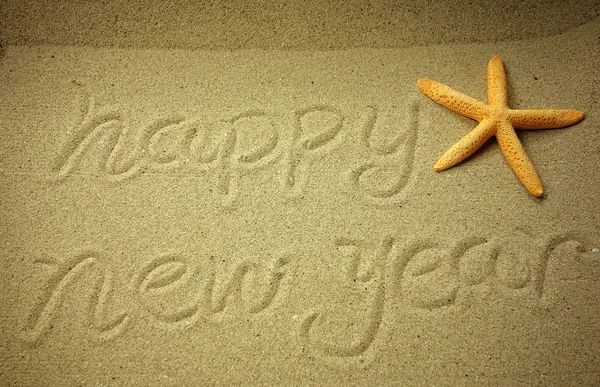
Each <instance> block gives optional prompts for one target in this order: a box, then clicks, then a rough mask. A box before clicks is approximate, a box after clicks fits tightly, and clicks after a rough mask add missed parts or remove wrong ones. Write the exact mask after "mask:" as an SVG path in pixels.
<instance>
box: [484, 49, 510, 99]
mask: <svg viewBox="0 0 600 387" xmlns="http://www.w3.org/2000/svg"><path fill="white" fill-rule="evenodd" d="M487 85H488V104H489V105H490V106H492V107H494V108H496V109H501V108H506V107H508V92H507V90H508V88H507V86H506V72H505V71H504V65H503V64H502V60H501V59H500V57H498V56H495V57H493V58H492V59H491V60H490V63H488V73H487Z"/></svg>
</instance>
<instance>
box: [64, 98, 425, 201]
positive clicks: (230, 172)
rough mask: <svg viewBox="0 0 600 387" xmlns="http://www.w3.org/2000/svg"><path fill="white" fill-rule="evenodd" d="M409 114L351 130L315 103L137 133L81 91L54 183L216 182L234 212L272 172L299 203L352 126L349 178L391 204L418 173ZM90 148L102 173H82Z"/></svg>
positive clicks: (372, 119) (414, 111) (376, 113)
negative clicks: (356, 140) (248, 182)
mask: <svg viewBox="0 0 600 387" xmlns="http://www.w3.org/2000/svg"><path fill="white" fill-rule="evenodd" d="M403 110H404V112H403V113H401V114H397V113H395V112H390V111H383V112H382V111H381V109H379V108H377V107H375V106H367V107H365V108H364V110H363V111H362V112H360V114H359V116H360V117H359V119H356V120H355V121H356V122H353V123H349V122H348V121H349V120H348V117H347V116H345V115H344V114H343V113H342V112H341V111H340V110H339V109H338V108H336V107H335V106H333V105H328V104H317V105H313V106H309V107H303V108H298V109H296V110H294V111H292V112H289V113H285V114H282V113H279V112H267V111H265V110H247V111H242V112H239V113H236V114H232V115H230V116H227V117H219V118H214V119H208V118H203V119H201V118H184V117H163V118H159V119H156V120H154V121H153V122H151V123H150V124H148V125H147V126H145V127H143V128H141V129H140V130H135V129H134V128H132V127H130V126H128V125H127V120H126V118H125V113H124V112H123V111H122V109H120V108H118V107H114V106H97V104H96V103H95V102H94V99H93V98H92V97H91V96H88V95H86V94H84V102H83V106H82V111H81V113H80V114H79V115H80V119H79V121H78V122H77V123H76V124H75V125H74V127H73V129H72V130H71V131H70V132H69V133H68V134H67V140H66V141H65V143H64V146H63V148H62V150H61V151H60V152H59V154H58V155H57V157H56V158H55V160H54V166H53V171H52V174H53V176H54V179H55V180H57V181H62V180H63V179H66V178H68V177H69V176H70V175H72V174H73V173H74V171H78V172H77V173H87V174H94V175H95V176H97V177H98V178H104V179H107V180H109V181H114V182H120V181H125V180H129V179H131V178H134V177H135V176H139V175H140V174H142V173H153V174H169V173H177V174H190V175H195V176H209V180H208V181H209V182H210V184H209V190H210V191H211V192H212V193H213V195H214V196H215V198H216V200H219V201H220V202H221V203H223V204H224V205H227V206H233V205H234V204H235V203H236V202H237V199H238V197H239V196H240V192H239V191H240V189H239V186H240V183H241V181H242V179H244V176H247V175H248V174H250V173H252V172H253V171H258V170H260V169H265V168H267V167H270V166H275V169H276V174H277V176H278V180H279V183H278V185H279V187H280V189H281V192H282V193H283V194H285V195H288V196H297V195H299V194H300V193H302V191H303V189H304V187H305V186H306V184H307V181H308V180H309V178H310V169H311V165H313V164H314V163H316V162H318V160H319V159H320V158H323V157H324V156H326V155H328V154H330V153H332V152H333V151H334V150H336V149H338V148H340V146H341V145H342V144H343V143H344V142H345V141H346V142H348V141H347V140H346V138H347V137H348V132H349V131H350V130H348V126H350V125H354V126H357V127H358V128H359V130H358V132H359V133H360V143H361V149H360V153H361V157H362V161H360V162H356V163H353V164H351V165H350V167H349V168H348V169H347V170H346V171H343V172H344V174H345V176H346V177H345V181H346V184H347V185H348V186H349V187H350V188H351V190H352V192H355V193H356V194H357V195H359V196H361V197H363V198H366V199H367V200H375V201H380V202H381V201H384V202H385V201H386V200H389V199H390V198H395V197H398V196H399V195H400V194H401V193H402V192H403V191H404V190H405V189H406V187H407V186H408V183H409V180H410V177H411V173H412V170H413V160H414V152H415V144H416V139H417V133H418V115H419V107H418V104H417V103H416V102H411V103H408V104H407V106H406V107H405V108H404V109H403ZM396 116H400V117H396ZM398 120H401V121H398ZM398 122H400V123H401V124H402V123H403V124H404V125H398ZM386 126H393V128H391V129H393V130H392V131H391V132H392V133H393V135H391V138H384V139H383V141H382V140H381V138H380V137H382V136H381V133H379V132H381V131H382V130H380V129H382V128H385V127H386ZM353 130H354V128H353V129H352V131H353ZM282 133H285V134H286V136H285V137H284V136H283V135H282ZM376 134H377V135H376ZM384 137H385V136H384ZM93 150H100V153H99V154H100V156H98V157H102V158H103V159H102V160H100V161H101V162H100V165H101V166H100V170H99V171H96V170H83V171H79V170H78V168H79V167H80V164H81V161H82V159H83V158H84V156H85V155H86V154H88V153H90V152H92V151H93ZM355 153H356V152H355ZM95 164H98V163H95Z"/></svg>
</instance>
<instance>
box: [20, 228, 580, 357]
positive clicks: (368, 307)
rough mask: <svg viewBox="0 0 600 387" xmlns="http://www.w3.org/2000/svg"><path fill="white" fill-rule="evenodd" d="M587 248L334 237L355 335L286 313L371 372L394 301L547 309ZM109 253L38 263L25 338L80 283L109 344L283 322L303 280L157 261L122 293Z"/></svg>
mask: <svg viewBox="0 0 600 387" xmlns="http://www.w3.org/2000/svg"><path fill="white" fill-rule="evenodd" d="M579 239H580V238H579V237H578V236H577V234H576V233H570V234H568V233H567V234H563V235H560V236H553V237H543V238H532V237H531V241H530V242H531V244H532V245H533V246H536V251H537V253H536V255H534V256H516V255H514V254H512V253H510V252H508V251H506V250H505V248H504V246H506V244H505V243H503V242H502V241H501V240H500V239H498V238H497V237H493V238H484V237H476V236H469V237H465V238H462V239H460V240H457V241H455V242H453V243H450V244H448V243H441V242H439V241H436V240H429V239H427V240H423V239H419V238H416V239H415V238H413V239H408V240H407V239H406V238H402V237H395V236H386V237H383V238H382V239H380V240H377V241H373V240H365V239H361V238H347V237H338V238H334V240H333V245H332V251H333V252H334V254H335V255H336V256H337V257H338V258H339V259H340V261H341V262H342V263H343V265H341V266H340V271H339V273H332V274H334V275H335V276H337V277H338V279H339V286H341V287H342V288H340V289H339V292H338V293H340V292H341V293H343V292H344V291H353V292H355V293H356V292H358V293H362V294H363V296H364V297H362V300H363V301H362V304H361V305H360V307H359V310H360V311H361V312H360V313H358V312H355V313H350V314H349V313H346V312H344V313H343V314H342V315H343V316H344V319H345V324H347V326H348V327H352V329H350V331H351V333H348V332H339V330H336V329H331V328H328V326H327V325H328V322H330V321H331V317H328V316H327V307H328V306H327V305H326V304H319V305H315V306H314V308H308V309H307V310H300V311H296V310H291V311H287V312H288V313H291V314H294V316H300V317H301V318H300V319H299V320H298V321H299V325H298V327H297V330H296V333H297V335H298V338H299V339H300V343H301V345H302V348H303V350H304V351H307V352H308V353H311V354H312V356H313V357H315V358H320V359H322V360H324V361H326V362H329V363H334V364H336V365H340V364H341V365H344V364H346V365H347V364H350V365H353V366H356V365H359V366H368V365H369V364H370V363H371V362H372V360H373V358H374V356H375V353H376V350H374V349H373V348H374V347H375V346H376V345H375V343H376V342H377V341H378V340H381V337H382V336H385V333H383V334H382V333H381V331H382V330H384V331H385V328H382V327H384V326H385V325H386V324H391V323H393V322H394V319H395V317H394V316H396V315H398V311H397V310H394V311H390V310H389V309H390V308H391V306H390V304H391V303H392V300H393V303H394V305H396V307H398V306H397V305H401V307H402V308H413V309H422V310H429V311H431V312H432V313H435V311H436V310H440V311H443V310H444V308H456V307H460V306H461V304H462V303H464V302H466V301H464V300H462V299H461V297H462V296H463V295H464V294H466V292H476V291H477V289H479V287H481V286H485V287H486V289H488V291H489V290H492V291H494V292H498V294H500V295H501V296H503V297H506V298H507V299H508V300H511V301H512V302H519V301H523V300H528V302H529V303H531V302H536V303H538V304H540V305H542V306H544V305H547V304H548V302H552V299H553V297H556V294H555V290H553V289H555V288H556V287H557V286H559V287H560V284H559V283H557V282H556V280H555V279H554V278H552V276H553V275H554V274H556V273H554V272H552V271H549V262H550V261H551V258H555V255H556V254H555V251H557V249H559V248H562V246H568V247H569V248H570V249H572V250H573V251H575V252H576V253H577V254H579V255H582V254H585V252H586V251H590V249H588V248H587V247H586V245H587V243H586V242H585V241H581V240H579ZM104 254H105V252H103V251H101V250H100V249H87V250H83V251H80V252H78V253H75V254H73V255H72V256H70V257H68V258H67V259H65V260H62V261H57V260H41V261H38V263H39V264H41V265H43V266H47V267H50V268H51V273H50V274H49V277H48V280H47V281H46V283H45V285H44V286H43V288H42V291H41V294H40V296H39V298H38V299H37V301H36V302H35V303H34V305H33V307H32V308H31V310H30V314H29V317H28V318H27V319H26V322H25V325H24V328H23V337H24V339H26V340H27V341H30V342H32V343H39V342H40V341H41V340H42V339H43V338H44V337H45V336H46V335H48V334H49V333H50V331H51V329H52V325H53V324H55V323H56V322H55V321H54V320H56V315H57V314H58V310H59V309H60V308H61V306H63V299H64V298H65V296H66V294H65V293H66V292H68V291H69V289H71V290H72V289H73V287H72V286H70V285H72V284H73V283H76V282H78V281H88V282H87V283H86V285H85V288H89V289H91V294H92V296H91V298H90V299H89V302H88V304H87V313H86V316H84V317H85V319H86V326H88V327H89V332H90V334H91V335H93V336H95V337H97V338H98V339H99V340H101V341H104V340H109V339H113V338H115V337H118V336H119V335H121V334H123V333H124V332H125V331H126V330H127V329H128V327H129V326H130V325H131V323H132V322H133V321H134V320H135V319H136V317H137V318H141V317H142V316H151V317H152V318H153V319H154V321H156V322H157V323H158V324H163V325H168V326H175V327H179V328H181V329H187V328H189V327H191V326H194V325H197V324H203V323H206V324H209V323H217V324H218V323H220V322H223V321H224V320H223V319H224V318H225V319H226V318H236V317H237V318H241V319H243V320H244V321H247V320H248V319H250V318H253V319H265V318H270V317H271V318H272V317H274V316H275V314H274V313H277V315H279V314H283V313H284V312H283V311H284V310H285V305H287V304H288V302H287V301H289V299H286V298H289V287H290V286H293V284H294V283H297V282H295V281H297V280H301V279H302V278H301V276H300V275H299V274H298V272H299V271H300V267H299V261H298V260H297V259H296V257H295V256H294V254H293V253H284V252H274V253H273V254H271V256H272V258H271V260H270V262H267V263H262V264H258V263H256V262H255V260H251V259H243V260H239V261H236V262H235V263H226V262H225V260H224V259H221V258H219V257H215V256H210V257H203V258H198V259H192V258H191V257H186V256H183V255H180V254H162V255H158V256H156V257H154V258H151V259H149V260H148V262H147V263H146V264H145V265H143V267H142V268H141V269H139V270H137V271H136V272H135V273H134V274H133V276H132V277H131V279H130V281H129V284H128V285H127V286H125V287H123V286H120V287H118V286H115V283H114V274H115V273H111V272H110V271H109V270H107V269H106V268H105V266H104V264H103V261H104V258H106V257H104ZM317 259H323V257H317ZM549 273H550V274H551V276H550V277H549ZM84 274H85V275H84ZM340 274H341V275H340ZM248 284H249V285H248ZM286 288H287V290H286ZM332 307H336V306H333V305H332ZM337 309H338V310H339V305H338V306H337ZM336 326H338V327H339V324H337V325H336Z"/></svg>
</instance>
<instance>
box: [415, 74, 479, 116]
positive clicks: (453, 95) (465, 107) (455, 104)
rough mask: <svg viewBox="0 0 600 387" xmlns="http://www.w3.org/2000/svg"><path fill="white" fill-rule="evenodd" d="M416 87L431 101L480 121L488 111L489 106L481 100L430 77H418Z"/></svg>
mask: <svg viewBox="0 0 600 387" xmlns="http://www.w3.org/2000/svg"><path fill="white" fill-rule="evenodd" d="M417 87H418V88H419V90H421V93H423V94H425V95H426V96H427V97H428V98H430V99H431V100H432V101H434V102H437V103H439V104H440V105H442V106H444V107H445V108H447V109H450V110H452V111H453V112H456V113H458V114H460V115H461V116H465V117H469V118H472V119H474V120H477V121H481V120H483V119H484V118H485V116H486V115H488V114H489V112H490V108H489V106H488V105H486V104H484V103H483V102H481V101H478V100H476V99H475V98H472V97H469V96H468V95H466V94H464V93H461V92H460V91H456V90H454V89H452V88H450V87H448V86H446V85H443V84H441V83H439V82H436V81H432V80H431V79H426V78H422V79H419V80H418V81H417Z"/></svg>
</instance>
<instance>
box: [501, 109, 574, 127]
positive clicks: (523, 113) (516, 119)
mask: <svg viewBox="0 0 600 387" xmlns="http://www.w3.org/2000/svg"><path fill="white" fill-rule="evenodd" d="M508 119H509V120H510V122H511V124H512V125H513V126H514V127H515V128H519V129H552V128H564V127H565V126H569V125H573V124H576V123H578V122H579V121H581V120H582V119H583V112H581V111H579V110H549V109H548V110H509V111H508Z"/></svg>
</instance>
